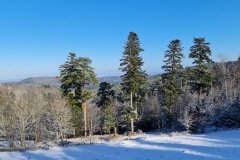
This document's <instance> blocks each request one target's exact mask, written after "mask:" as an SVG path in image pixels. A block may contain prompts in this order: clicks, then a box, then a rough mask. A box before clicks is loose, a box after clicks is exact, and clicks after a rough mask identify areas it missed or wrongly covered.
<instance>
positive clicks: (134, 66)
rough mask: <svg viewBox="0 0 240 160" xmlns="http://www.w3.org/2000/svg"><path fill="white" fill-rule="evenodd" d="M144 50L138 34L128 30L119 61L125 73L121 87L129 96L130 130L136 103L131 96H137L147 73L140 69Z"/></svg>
mask: <svg viewBox="0 0 240 160" xmlns="http://www.w3.org/2000/svg"><path fill="white" fill-rule="evenodd" d="M142 51H144V50H143V49H142V48H141V47H140V41H139V38H138V35H137V34H136V33H134V32H130V33H129V35H128V40H127V42H126V45H125V47H124V52H123V57H122V59H121V63H120V70H121V71H122V72H124V73H125V74H124V75H123V76H121V79H122V83H121V86H122V89H123V91H124V93H125V94H127V95H128V96H130V110H131V112H130V118H131V130H132V132H133V131H134V124H133V123H134V118H136V116H137V107H138V106H136V103H135V102H134V101H133V98H134V97H133V96H135V97H136V96H137V95H136V94H137V93H138V91H139V89H140V88H141V86H142V85H143V84H144V83H145V81H146V79H147V74H146V73H145V71H143V70H142V68H141V67H142V66H143V64H144V62H143V60H142V57H140V55H139V54H140V52H142Z"/></svg>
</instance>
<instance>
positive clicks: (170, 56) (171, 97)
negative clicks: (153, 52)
mask: <svg viewBox="0 0 240 160" xmlns="http://www.w3.org/2000/svg"><path fill="white" fill-rule="evenodd" d="M181 44H182V43H181V41H180V40H178V39H176V40H172V41H171V42H170V44H169V45H168V50H167V51H165V56H164V57H165V58H166V60H165V61H164V62H165V65H163V66H162V69H164V70H165V72H166V73H167V76H166V78H165V80H164V88H165V89H164V91H165V96H166V107H167V109H168V112H169V125H171V126H173V125H174V121H175V119H174V116H175V115H176V109H175V108H174V107H175V104H176V102H177V99H178V96H179V94H180V91H181V90H180V85H178V84H181V77H182V76H183V66H182V64H181V62H182V58H184V56H183V54H182V50H183V48H182V47H181Z"/></svg>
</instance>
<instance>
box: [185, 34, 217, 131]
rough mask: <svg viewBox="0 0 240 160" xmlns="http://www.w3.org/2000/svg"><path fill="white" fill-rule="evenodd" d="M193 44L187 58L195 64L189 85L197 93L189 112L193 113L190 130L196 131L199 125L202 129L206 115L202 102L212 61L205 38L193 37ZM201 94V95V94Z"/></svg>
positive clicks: (207, 87) (210, 76)
mask: <svg viewBox="0 0 240 160" xmlns="http://www.w3.org/2000/svg"><path fill="white" fill-rule="evenodd" d="M193 42H194V45H193V46H192V47H191V48H190V54H189V58H193V59H194V61H193V64H196V66H194V67H193V69H191V73H190V74H191V75H190V86H191V91H192V93H194V92H195V93H197V103H196V106H195V107H194V108H191V110H190V112H191V114H194V118H193V120H192V121H193V122H192V125H191V127H190V130H192V131H193V132H196V131H197V129H198V128H199V127H201V128H202V129H203V126H204V123H205V121H206V117H207V114H208V113H207V111H206V109H205V107H206V105H205V104H204V96H206V95H205V94H204V93H208V92H209V90H210V88H211V86H212V81H213V74H212V72H211V69H210V64H211V63H213V61H212V59H210V56H211V49H210V47H209V45H210V43H208V42H206V40H205V38H195V37H194V40H193ZM201 95H203V96H201Z"/></svg>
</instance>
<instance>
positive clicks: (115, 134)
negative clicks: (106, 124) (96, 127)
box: [113, 126, 117, 137]
mask: <svg viewBox="0 0 240 160" xmlns="http://www.w3.org/2000/svg"><path fill="white" fill-rule="evenodd" d="M113 129H114V136H115V137H116V136H117V127H116V126H115V127H114V128H113Z"/></svg>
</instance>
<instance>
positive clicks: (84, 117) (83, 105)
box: [82, 102, 87, 137]
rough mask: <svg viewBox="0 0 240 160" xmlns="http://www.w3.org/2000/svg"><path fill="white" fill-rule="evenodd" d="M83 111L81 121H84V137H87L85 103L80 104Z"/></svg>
mask: <svg viewBox="0 0 240 160" xmlns="http://www.w3.org/2000/svg"><path fill="white" fill-rule="evenodd" d="M82 109H83V119H84V136H85V137H87V104H86V102H83V103H82Z"/></svg>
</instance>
